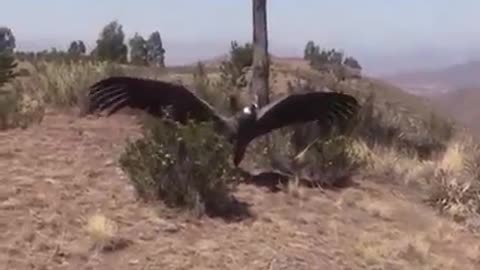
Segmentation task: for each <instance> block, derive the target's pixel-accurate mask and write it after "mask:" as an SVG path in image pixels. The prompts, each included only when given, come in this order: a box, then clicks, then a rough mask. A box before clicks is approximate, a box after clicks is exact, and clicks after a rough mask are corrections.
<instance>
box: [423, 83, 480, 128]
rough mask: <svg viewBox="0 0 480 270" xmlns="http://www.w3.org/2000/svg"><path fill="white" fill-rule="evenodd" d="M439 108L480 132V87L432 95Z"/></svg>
mask: <svg viewBox="0 0 480 270" xmlns="http://www.w3.org/2000/svg"><path fill="white" fill-rule="evenodd" d="M431 99H432V101H433V102H435V103H436V104H437V105H438V106H439V108H441V109H442V110H444V112H445V113H448V114H450V115H451V117H452V118H454V119H456V120H458V121H459V122H461V123H462V124H464V125H465V126H466V127H468V128H471V129H472V130H474V131H475V132H480V122H479V119H480V108H479V106H478V104H479V103H480V89H479V88H468V89H461V90H456V91H452V92H449V93H445V94H442V95H436V96H432V97H431Z"/></svg>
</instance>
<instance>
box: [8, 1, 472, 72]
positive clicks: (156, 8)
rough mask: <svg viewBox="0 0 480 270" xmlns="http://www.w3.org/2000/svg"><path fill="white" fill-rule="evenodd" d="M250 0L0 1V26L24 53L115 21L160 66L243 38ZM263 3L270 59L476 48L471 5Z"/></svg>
mask: <svg viewBox="0 0 480 270" xmlns="http://www.w3.org/2000/svg"><path fill="white" fill-rule="evenodd" d="M251 2H252V1H251V0H248V1H247V0H243V1H240V0H235V1H234V0H175V1H173V0H170V1H167V0H156V1H155V0H139V1H132V0H101V1H93V0H90V1H87V0H83V1H70V0H42V1H39V0H15V1H5V3H3V4H2V8H3V10H4V11H8V12H2V20H1V22H0V23H1V24H4V25H6V26H8V27H10V28H12V30H13V31H14V33H15V35H16V37H17V46H18V47H19V48H27V49H30V48H45V47H49V46H57V47H62V46H67V45H68V43H69V41H70V40H72V39H82V40H84V41H86V43H87V45H93V44H94V41H95V39H96V38H97V35H98V33H99V31H100V30H101V28H102V27H103V26H104V25H105V24H107V23H108V22H109V21H111V20H114V19H117V20H118V21H119V22H120V23H121V24H122V25H123V26H124V30H125V33H126V35H127V36H128V37H130V36H132V35H133V33H134V32H139V33H141V34H144V35H148V34H149V33H150V32H152V31H154V30H158V31H160V33H161V35H162V38H163V39H164V43H165V46H166V49H167V61H170V62H171V63H175V62H185V61H189V60H191V59H193V58H195V57H200V58H201V57H211V56H215V55H219V54H221V53H222V52H223V51H225V50H226V49H227V47H228V45H229V42H230V40H233V39H236V40H239V41H242V42H243V41H250V40H251V23H252V15H251V12H252V7H251V5H252V3H251ZM267 5H268V7H267V8H268V27H269V38H270V48H271V50H272V52H273V53H277V54H285V55H293V54H301V52H302V50H303V46H304V44H305V43H306V41H308V40H309V39H313V40H315V41H316V42H317V43H319V44H321V45H324V46H335V47H338V48H343V49H345V51H346V52H347V53H351V54H353V55H358V58H362V57H363V58H365V59H366V61H373V62H374V61H377V60H372V59H377V58H378V59H382V58H384V57H385V56H392V57H394V56H396V55H409V54H412V55H415V54H416V53H418V52H421V51H425V50H429V51H432V52H431V54H434V55H435V54H436V52H437V54H441V53H444V52H450V53H451V54H452V55H455V54H457V56H458V57H460V56H461V55H460V56H459V54H462V53H464V52H465V53H468V52H470V51H474V50H476V48H480V27H479V25H480V16H478V11H479V10H480V1H478V0H458V1H452V0H397V1H388V0H301V1H293V0H269V1H268V3H267ZM169 52H170V53H169ZM459 52H460V53H459ZM375 57H376V58H375ZM452 57H453V56H452ZM367 58H368V59H367ZM413 58H415V56H414V57H413ZM373 62H372V63H373Z"/></svg>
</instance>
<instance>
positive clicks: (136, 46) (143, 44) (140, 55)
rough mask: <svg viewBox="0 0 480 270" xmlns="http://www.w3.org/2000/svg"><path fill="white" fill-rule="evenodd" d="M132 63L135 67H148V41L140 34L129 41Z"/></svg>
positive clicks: (136, 34)
mask: <svg viewBox="0 0 480 270" xmlns="http://www.w3.org/2000/svg"><path fill="white" fill-rule="evenodd" d="M129 45H130V62H131V63H132V64H134V65H146V64H147V62H148V61H147V60H148V59H147V58H148V48H147V41H146V40H145V39H144V38H143V37H142V36H141V35H140V34H138V33H135V35H134V37H133V38H131V39H130V40H129Z"/></svg>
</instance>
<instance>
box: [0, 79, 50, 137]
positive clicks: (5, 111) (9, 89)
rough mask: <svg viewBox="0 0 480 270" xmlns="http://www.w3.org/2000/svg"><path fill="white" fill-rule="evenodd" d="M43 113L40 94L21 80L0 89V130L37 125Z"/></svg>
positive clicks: (43, 108)
mask: <svg viewBox="0 0 480 270" xmlns="http://www.w3.org/2000/svg"><path fill="white" fill-rule="evenodd" d="M44 113H45V104H44V103H43V99H42V97H41V95H40V93H39V92H38V91H36V89H34V88H31V87H29V85H28V84H27V83H26V82H25V81H23V80H22V79H19V78H17V79H15V80H13V81H12V82H11V83H9V84H8V85H6V86H5V87H4V88H3V89H0V130H5V129H9V128H17V127H20V128H26V127H28V126H29V125H31V124H33V123H39V122H41V121H42V119H43V116H44Z"/></svg>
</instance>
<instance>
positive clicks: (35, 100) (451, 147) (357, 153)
mask: <svg viewBox="0 0 480 270" xmlns="http://www.w3.org/2000/svg"><path fill="white" fill-rule="evenodd" d="M20 66H21V68H22V69H24V72H23V73H24V75H25V76H23V77H19V78H18V79H16V80H15V81H13V82H12V83H11V84H10V85H8V86H7V87H6V88H5V90H6V91H7V92H8V91H12V92H11V93H13V94H11V95H7V96H6V97H8V98H5V97H4V96H2V97H0V102H3V103H2V104H1V108H2V111H1V112H0V113H1V115H0V116H1V118H2V119H3V121H4V123H6V124H5V125H4V126H3V127H4V130H2V131H0V138H1V139H0V185H1V186H0V190H1V191H0V208H1V211H2V213H3V215H1V216H0V227H1V228H3V232H4V233H3V234H1V235H0V239H1V243H2V245H1V246H0V249H1V251H2V252H0V264H1V265H5V268H7V269H27V268H32V267H34V268H45V269H49V268H51V269H60V268H61V269H80V268H82V267H88V268H91V269H312V266H314V267H319V268H322V269H323V268H325V269H346V268H350V269H372V268H377V269H478V267H479V266H480V261H479V260H478V254H479V252H480V244H479V243H480V242H479V240H480V238H479V236H478V235H477V232H478V231H479V229H480V227H479V226H478V222H477V221H478V218H479V210H478V209H480V199H479V198H480V197H479V194H480V186H479V176H480V165H478V164H480V163H479V161H480V159H479V157H480V156H479V154H478V153H479V151H478V149H480V148H479V146H478V145H479V144H478V143H477V142H476V141H475V139H474V138H473V137H472V136H470V134H469V133H467V132H466V131H465V130H463V129H461V128H459V127H456V126H455V125H453V124H452V123H450V122H449V121H448V120H447V119H446V118H445V117H443V116H442V114H441V113H439V112H438V111H436V110H434V109H433V107H432V106H430V101H428V100H422V99H419V98H418V97H416V96H413V95H410V94H407V93H405V92H403V91H401V90H400V89H398V88H396V87H393V86H391V85H389V84H386V83H384V82H381V81H379V80H375V79H371V78H363V79H353V80H347V81H338V80H337V79H336V78H335V77H333V76H332V75H330V74H324V73H318V72H316V71H313V70H310V68H309V67H308V65H306V63H304V62H302V61H301V60H299V59H293V60H292V59H283V60H282V59H278V58H277V59H274V64H273V66H272V77H271V92H272V95H273V97H274V99H275V98H278V97H279V96H282V95H284V94H286V93H288V92H291V91H298V90H302V89H307V88H316V89H321V88H322V87H328V88H330V89H332V90H333V91H343V92H348V93H351V94H352V95H355V96H356V97H358V99H359V100H360V102H361V104H362V105H363V107H362V110H361V112H360V114H359V117H358V119H356V120H357V121H356V122H354V124H353V125H352V126H351V128H352V129H351V130H349V131H348V132H347V133H345V134H344V135H343V136H340V137H333V138H332V137H326V138H325V140H324V141H318V142H316V143H315V144H314V146H313V147H312V148H311V150H309V151H308V152H307V154H305V157H304V158H303V159H301V160H300V161H298V163H299V164H300V165H299V166H298V167H296V170H297V169H298V173H293V175H292V176H291V179H289V180H290V181H288V182H287V183H284V184H282V185H278V187H277V188H276V189H274V188H272V187H271V186H268V187H269V188H266V187H265V186H262V185H261V184H262V183H263V182H260V180H262V179H260V178H257V177H255V178H253V177H252V178H248V179H243V180H242V181H240V182H238V181H237V180H235V181H231V182H229V183H230V184H232V186H233V188H232V189H226V190H223V189H217V187H218V186H222V188H223V187H224V185H223V184H224V181H226V179H224V177H225V175H226V174H225V173H224V172H227V171H228V172H231V171H233V169H232V168H231V167H229V164H228V162H229V161H228V160H227V159H226V158H222V159H221V160H218V161H216V162H215V163H211V162H213V161H215V159H214V157H215V156H216V155H217V159H218V156H223V157H225V156H224V154H226V153H227V154H229V152H228V150H226V149H219V148H218V146H219V145H220V146H222V147H223V145H222V144H221V143H219V142H218V141H217V140H216V138H214V137H213V136H212V134H211V133H209V131H208V130H207V129H204V128H203V127H200V128H199V127H197V126H191V127H187V128H186V129H180V128H178V129H176V128H173V127H171V126H169V128H163V127H164V126H162V125H161V124H159V125H157V126H155V125H153V124H152V125H148V124H145V122H143V121H139V118H137V117H136V116H133V115H132V114H130V113H125V114H118V115H115V116H112V117H110V118H102V117H101V118H97V117H93V116H88V117H84V116H82V117H80V116H81V114H80V113H79V112H80V111H81V110H82V106H84V101H85V90H86V89H87V87H88V86H89V85H91V84H92V83H94V82H95V81H97V80H99V79H101V78H105V77H107V76H110V75H116V74H127V75H134V76H140V77H148V78H156V79H164V80H171V81H182V82H183V83H185V84H187V85H190V86H192V88H195V89H197V90H198V92H199V94H200V95H202V96H204V97H205V98H206V99H208V100H209V101H210V102H212V103H213V104H215V105H216V106H219V107H221V106H225V103H226V100H225V96H226V95H227V94H230V93H238V92H239V91H242V90H244V89H243V88H242V87H239V88H238V89H237V88H235V87H227V86H229V85H228V84H227V83H226V82H225V81H224V80H225V79H224V77H223V75H225V74H222V73H221V71H220V69H218V68H217V67H215V66H213V67H207V68H206V74H203V73H202V72H200V71H199V69H198V67H175V68H168V69H166V70H161V69H151V68H139V67H132V66H117V65H112V64H101V63H75V64H72V65H70V64H65V63H45V62H39V63H22V64H21V65H20ZM202 74H203V75H202ZM247 78H248V74H247ZM243 92H244V91H243ZM243 92H242V94H243ZM246 98H248V97H246ZM246 98H245V99H243V100H242V101H243V102H247V99H246ZM6 105H8V106H6ZM139 122H140V124H139ZM20 127H22V128H20ZM297 128H298V127H297ZM295 130H298V129H295ZM182 132H183V133H182ZM193 132H195V134H199V133H198V132H203V133H202V136H191V135H192V134H193ZM289 132H291V130H287V131H282V132H277V133H276V134H275V136H272V138H273V140H274V141H275V145H276V148H275V149H274V150H275V151H276V153H277V154H278V153H280V156H281V157H285V159H287V160H289V159H290V161H291V156H292V155H291V153H292V151H293V150H292V149H294V147H293V146H292V144H293V143H292V142H293V141H294V138H292V137H294V136H292V137H290V136H282V135H285V134H288V135H291V134H290V133H289ZM179 134H180V135H179ZM178 136H183V137H182V138H184V139H185V140H184V141H185V142H186V144H187V149H189V150H188V151H189V152H188V157H189V158H190V159H191V161H193V162H190V161H187V162H177V163H175V162H173V163H174V164H177V165H175V166H173V167H169V166H167V165H168V164H170V163H168V162H170V161H171V160H172V157H173V158H178V157H180V154H179V151H177V150H178V149H177V148H176V147H177V145H176V143H178V142H177V138H178ZM127 138H129V140H127ZM187 138H188V140H187ZM196 138H200V140H198V139H197V140H196ZM143 146H147V147H143ZM222 147H220V148H222ZM262 147H263V145H262V144H261V142H258V143H254V144H252V145H251V146H250V147H249V150H248V151H247V155H246V157H245V168H247V167H248V165H251V164H253V165H258V166H259V167H264V168H265V167H268V166H270V167H272V168H275V166H276V165H275V162H274V161H275V160H273V158H272V157H271V156H269V155H268V154H265V153H264V152H263V148H262ZM205 149H209V150H208V151H205ZM212 149H214V150H215V151H216V152H215V151H214V150H212ZM150 150H152V151H153V152H151V151H150ZM157 150H158V151H157ZM162 151H163V152H162ZM165 151H166V152H167V154H168V155H166V154H165ZM167 156H168V158H167ZM227 156H228V157H229V155H227ZM198 162H199V163H200V164H209V165H208V166H196V165H195V164H197V163H198ZM208 162H210V163H208ZM165 164H167V165H165ZM277 165H278V164H277ZM138 168H143V169H142V170H139V169H138ZM307 169H308V170H310V172H311V171H313V172H314V174H315V176H318V177H319V179H320V181H319V182H320V183H321V184H322V186H321V187H313V188H312V187H311V186H307V185H305V184H304V183H303V182H301V181H300V178H301V176H302V174H301V173H300V172H304V171H305V170H307ZM217 171H222V173H221V174H220V176H218V177H213V176H214V175H215V174H214V173H215V172H217ZM150 172H153V173H150ZM187 172H188V173H187ZM158 175H162V177H158ZM205 176H207V177H205ZM229 177H230V176H229ZM172 180H176V181H172ZM172 183H173V184H172ZM214 184H218V186H216V185H214ZM162 185H163V186H162ZM142 188H144V189H145V188H146V189H147V190H148V189H150V191H152V192H150V194H153V195H152V197H154V199H153V200H152V199H147V198H146V196H144V195H142V193H141V192H140V189H142ZM158 191H162V192H163V193H162V195H161V196H159V195H158V194H157V193H158ZM211 191H214V192H213V193H212V192H211ZM205 193H206V194H208V196H205V195H202V194H205ZM219 193H222V194H223V195H225V194H224V193H227V194H228V195H231V197H232V198H233V199H232V198H230V199H232V201H231V202H228V207H227V206H225V207H224V208H223V210H225V209H227V210H229V211H228V213H223V214H220V215H217V216H211V215H206V216H205V215H204V216H202V218H198V216H197V215H192V213H198V212H201V211H204V210H205V209H202V207H204V208H208V207H209V205H208V203H204V201H203V200H204V199H205V198H206V197H208V198H210V199H216V198H217V197H221V196H219V195H222V194H219ZM199 194H200V195H199ZM155 196H156V197H155ZM202 196H203V197H202ZM172 198H174V199H172ZM179 198H180V199H186V200H187V203H185V202H184V204H185V205H188V206H192V207H191V208H193V209H194V210H195V211H191V210H192V209H190V208H186V207H184V206H183V205H180V204H176V205H175V206H174V207H172V206H168V205H169V204H168V203H172V202H173V201H175V200H177V201H178V199H179ZM208 198H207V199H208ZM142 199H143V200H142ZM222 207H223V205H222ZM224 212H225V211H224ZM227 216H228V217H227Z"/></svg>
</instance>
